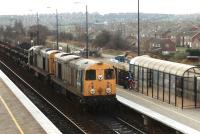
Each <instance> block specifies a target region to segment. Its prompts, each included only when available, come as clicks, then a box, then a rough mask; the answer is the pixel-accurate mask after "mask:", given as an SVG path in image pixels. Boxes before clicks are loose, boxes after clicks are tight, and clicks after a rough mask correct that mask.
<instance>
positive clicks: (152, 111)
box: [117, 86, 200, 134]
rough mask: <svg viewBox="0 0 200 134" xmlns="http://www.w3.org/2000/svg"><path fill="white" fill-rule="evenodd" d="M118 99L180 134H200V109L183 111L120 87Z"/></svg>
mask: <svg viewBox="0 0 200 134" xmlns="http://www.w3.org/2000/svg"><path fill="white" fill-rule="evenodd" d="M117 99H118V100H119V101H120V102H122V103H124V104H125V105H127V106H129V107H131V108H133V109H135V110H137V111H139V112H140V113H143V114H145V115H147V116H149V117H151V118H153V119H155V120H158V121H160V122H162V123H164V124H166V125H167V126H170V127H172V128H174V129H176V130H178V131H180V132H183V133H191V134H194V133H195V134H200V108H196V109H195V108H191V109H181V108H179V107H175V106H173V105H171V104H168V103H166V102H162V101H159V100H157V99H154V98H151V97H148V96H146V95H143V94H141V93H138V92H135V91H131V90H127V89H123V88H122V87H120V86H118V89H117Z"/></svg>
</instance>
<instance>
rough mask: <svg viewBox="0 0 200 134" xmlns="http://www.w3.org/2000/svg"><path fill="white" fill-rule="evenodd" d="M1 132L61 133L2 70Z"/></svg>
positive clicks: (13, 133)
mask: <svg viewBox="0 0 200 134" xmlns="http://www.w3.org/2000/svg"><path fill="white" fill-rule="evenodd" d="M13 92H14V93H13ZM0 133H1V134H46V133H52V134H55V133H57V134H58V133H61V132H60V131H59V130H58V129H57V128H56V127H55V126H54V125H53V124H52V122H50V121H49V120H48V118H46V117H45V116H44V115H43V114H42V113H41V111H39V109H37V107H35V105H34V104H33V103H32V102H30V100H29V99H28V98H27V97H26V96H25V95H24V94H23V93H22V92H21V91H19V89H18V88H17V87H16V85H14V83H12V82H11V81H10V80H9V78H8V77H7V76H5V74H4V73H3V72H2V71H1V70H0Z"/></svg>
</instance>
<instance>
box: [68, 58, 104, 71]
mask: <svg viewBox="0 0 200 134" xmlns="http://www.w3.org/2000/svg"><path fill="white" fill-rule="evenodd" d="M96 63H100V62H99V61H95V60H91V59H83V58H80V59H77V60H73V61H71V62H70V64H71V65H72V66H73V65H74V66H75V67H78V68H79V69H83V70H85V69H87V68H88V67H89V66H91V65H93V64H96Z"/></svg>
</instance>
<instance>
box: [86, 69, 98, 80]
mask: <svg viewBox="0 0 200 134" xmlns="http://www.w3.org/2000/svg"><path fill="white" fill-rule="evenodd" d="M85 80H96V70H86V76H85Z"/></svg>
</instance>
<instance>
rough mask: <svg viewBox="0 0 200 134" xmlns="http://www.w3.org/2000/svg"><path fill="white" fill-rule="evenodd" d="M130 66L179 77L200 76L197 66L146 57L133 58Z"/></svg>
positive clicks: (199, 69)
mask: <svg viewBox="0 0 200 134" xmlns="http://www.w3.org/2000/svg"><path fill="white" fill-rule="evenodd" d="M130 64H134V65H138V66H140V67H145V68H149V69H152V70H157V71H160V72H164V73H167V74H173V75H177V76H188V77H193V76H200V68H199V67H197V66H193V65H187V64H182V63H176V62H171V61H165V60H160V59H154V58H151V57H149V56H146V55H143V56H137V57H135V58H133V59H132V60H131V61H130ZM186 72H187V73H186Z"/></svg>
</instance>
